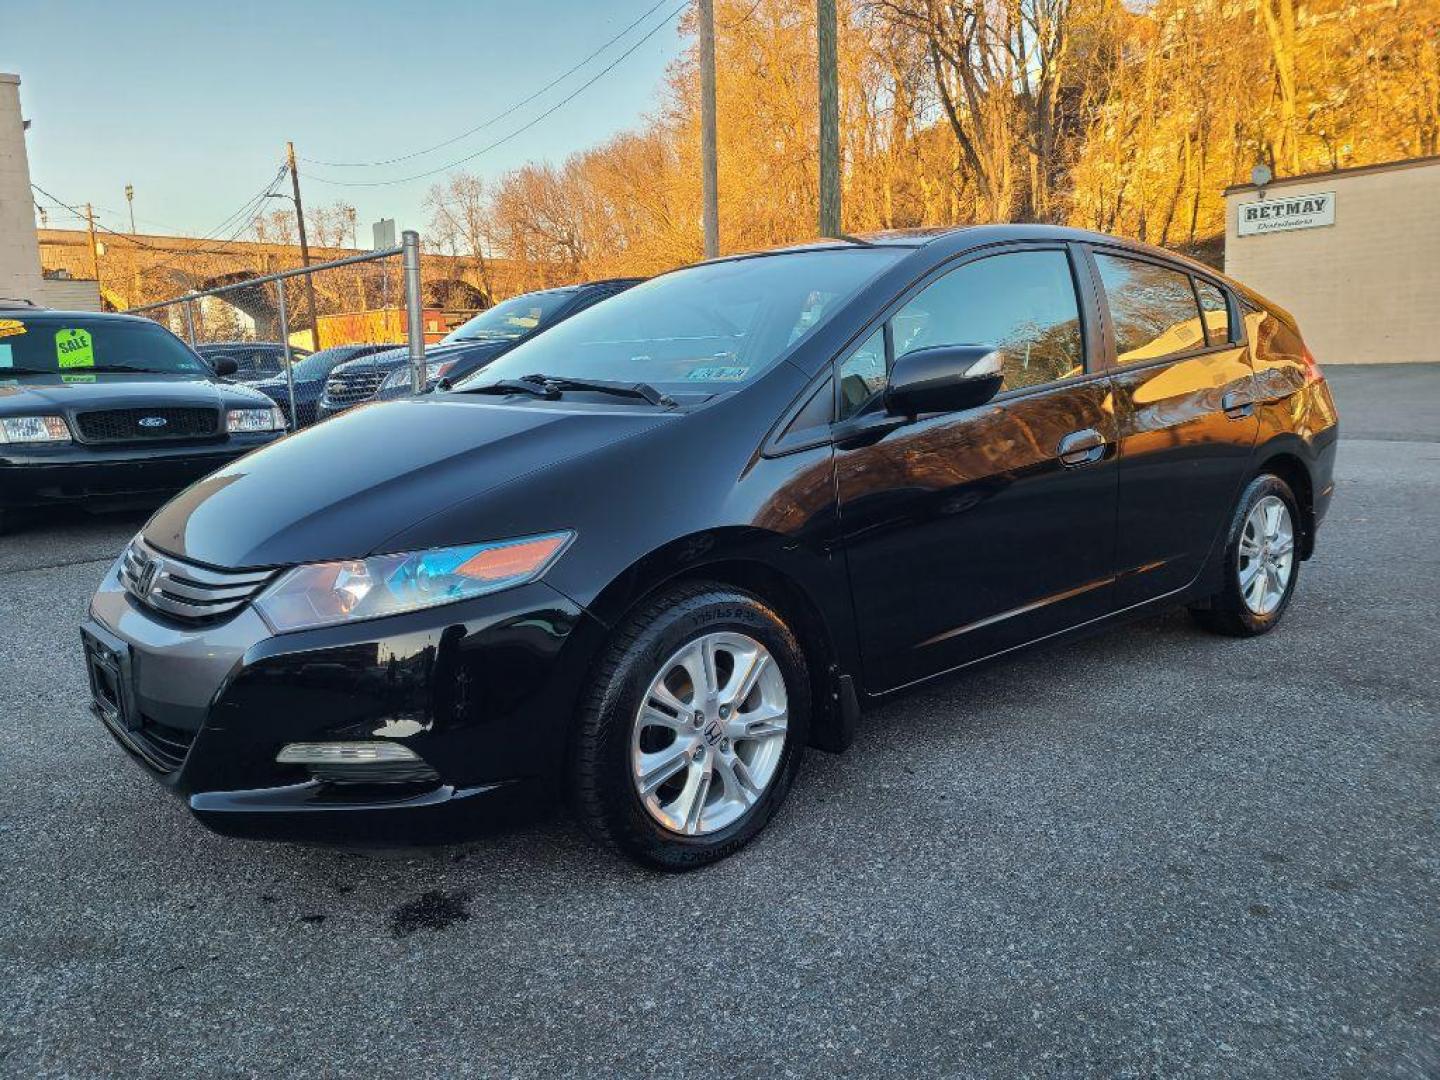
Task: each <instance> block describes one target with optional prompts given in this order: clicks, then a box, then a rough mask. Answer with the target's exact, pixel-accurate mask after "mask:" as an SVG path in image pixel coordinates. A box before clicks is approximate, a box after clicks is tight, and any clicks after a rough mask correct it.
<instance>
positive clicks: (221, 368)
mask: <svg viewBox="0 0 1440 1080" xmlns="http://www.w3.org/2000/svg"><path fill="white" fill-rule="evenodd" d="M211 366H212V367H214V368H215V374H216V375H219V376H220V377H221V378H222V379H223V378H225V377H226V376H227V375H234V374H235V372H237V371H239V370H240V365H239V364H237V363H235V361H234V360H231V359H230V358H229V357H228V356H222V357H221V358H220V359H219V360H216V361H215V363H214V364H213V365H211Z"/></svg>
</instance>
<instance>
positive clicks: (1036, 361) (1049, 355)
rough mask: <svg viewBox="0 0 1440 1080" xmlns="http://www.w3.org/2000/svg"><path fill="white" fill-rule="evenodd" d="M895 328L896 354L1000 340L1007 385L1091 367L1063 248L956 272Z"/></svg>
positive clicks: (1009, 255) (900, 315) (1017, 254)
mask: <svg viewBox="0 0 1440 1080" xmlns="http://www.w3.org/2000/svg"><path fill="white" fill-rule="evenodd" d="M893 333H894V343H895V356H896V357H897V358H898V357H901V356H904V355H905V354H906V353H907V352H913V351H914V350H915V349H923V348H926V347H928V346H932V345H993V346H994V347H995V348H997V349H999V350H1000V353H1001V356H1002V357H1003V360H1004V370H1005V382H1004V385H1003V389H1005V390H1015V389H1018V388H1019V387H1024V386H1037V385H1039V384H1041V383H1048V382H1054V381H1055V380H1057V379H1064V378H1068V377H1070V376H1072V375H1079V374H1081V373H1082V372H1083V371H1084V370H1085V351H1084V345H1083V338H1082V335H1081V331H1080V308H1079V303H1078V301H1077V300H1076V296H1075V280H1074V278H1073V277H1072V276H1071V274H1070V260H1069V258H1068V257H1067V256H1066V254H1065V252H1063V251H1013V252H1006V253H1004V254H1001V255H991V256H989V257H988V258H984V259H980V260H978V261H976V262H973V263H968V264H966V265H965V266H962V267H960V268H959V269H957V270H952V271H951V272H950V273H948V274H946V275H945V276H944V277H942V278H941V279H940V280H939V281H937V282H935V283H934V284H933V285H930V286H929V287H928V288H926V289H925V290H924V291H923V292H922V293H920V295H919V296H917V297H915V299H914V300H911V301H910V303H908V304H906V305H905V307H904V308H902V309H901V310H900V311H899V312H897V313H896V315H895V318H894V319H893ZM841 391H842V394H843V392H844V386H843V382H842V387H841Z"/></svg>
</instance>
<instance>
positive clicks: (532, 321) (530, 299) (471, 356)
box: [317, 278, 642, 420]
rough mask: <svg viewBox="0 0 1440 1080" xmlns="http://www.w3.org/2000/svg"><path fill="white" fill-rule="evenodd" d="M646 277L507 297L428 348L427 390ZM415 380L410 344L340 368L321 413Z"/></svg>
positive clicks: (404, 392)
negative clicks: (404, 347)
mask: <svg viewBox="0 0 1440 1080" xmlns="http://www.w3.org/2000/svg"><path fill="white" fill-rule="evenodd" d="M640 280H642V279H640V278H612V279H609V280H606V281H592V282H589V283H587V284H585V285H566V286H562V287H560V288H557V289H543V290H541V291H540V292H532V293H525V294H524V295H522V296H513V297H511V298H510V299H509V300H502V301H501V302H500V303H498V304H496V305H495V306H494V307H492V308H487V309H486V310H485V311H482V312H481V313H480V314H479V315H476V316H475V317H474V318H473V319H470V320H468V321H467V322H464V323H462V324H460V325H459V326H457V327H456V328H455V329H454V330H452V331H450V333H448V334H447V335H445V337H444V338H443V339H442V340H441V341H440V343H439V344H438V345H434V346H432V347H430V348H427V349H426V350H425V374H426V386H425V389H426V390H433V389H434V388H435V386H436V384H438V383H439V382H440V380H441V379H449V380H450V381H452V382H453V381H455V380H457V379H460V378H462V377H463V376H465V375H468V374H470V373H471V372H472V371H477V370H479V369H480V368H482V367H484V366H485V365H486V364H488V363H490V361H492V360H494V359H495V358H496V357H497V356H503V355H504V354H505V353H507V352H509V351H510V350H511V349H513V348H514V347H515V346H516V345H518V344H520V342H522V341H525V340H526V339H528V338H532V337H534V336H535V335H536V334H540V333H543V332H544V331H546V330H549V329H550V328H551V327H552V326H556V325H557V324H559V323H561V322H564V321H565V320H566V319H568V318H570V317H571V316H572V315H576V314H578V313H579V312H581V311H584V310H585V309H586V308H588V307H593V306H594V305H595V304H598V303H599V302H600V301H601V300H605V299H607V298H609V297H611V296H614V295H615V294H616V293H620V292H624V291H625V290H626V289H628V288H630V286H632V285H634V284H636V283H637V282H639V281H640ZM412 384H413V379H412V376H411V368H410V355H409V353H408V352H407V351H406V350H405V349H396V350H394V351H392V352H387V353H379V354H377V355H374V356H370V357H368V358H366V359H364V360H361V361H358V362H352V363H349V364H346V365H344V366H343V367H337V368H336V369H335V371H334V372H333V373H332V376H331V378H330V379H329V380H328V381H327V382H326V385H325V390H324V393H323V394H322V396H321V398H320V404H319V408H318V410H317V414H318V418H319V419H322V420H323V419H325V418H326V417H327V416H334V415H335V414H336V413H339V412H344V411H345V410H346V409H348V408H350V407H351V406H354V405H359V404H360V403H361V402H364V401H370V400H380V401H386V400H391V399H394V398H399V397H408V396H410V394H411V393H412V392H413V389H412Z"/></svg>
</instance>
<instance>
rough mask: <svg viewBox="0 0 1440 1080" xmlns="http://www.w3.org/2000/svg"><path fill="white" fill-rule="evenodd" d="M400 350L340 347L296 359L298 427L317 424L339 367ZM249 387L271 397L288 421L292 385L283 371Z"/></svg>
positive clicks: (394, 347) (384, 347) (391, 346)
mask: <svg viewBox="0 0 1440 1080" xmlns="http://www.w3.org/2000/svg"><path fill="white" fill-rule="evenodd" d="M397 347H398V346H396V345H395V344H393V343H390V342H387V343H385V344H382V345H337V346H335V347H334V348H333V349H321V350H320V351H319V352H317V353H312V354H311V355H309V356H307V357H305V358H304V359H303V360H299V359H297V360H296V361H295V363H294V365H292V374H293V376H294V379H295V413H296V416H297V417H298V419H299V423H298V424H297V425H296V426H297V427H308V426H310V425H311V424H313V423H314V422H315V410H316V408H317V407H318V406H319V404H320V394H321V393H322V392H323V391H324V389H325V380H326V379H327V378H329V377H330V372H331V371H332V370H334V369H335V368H336V367H337V366H339V365H340V364H344V363H347V362H348V361H351V360H357V359H359V358H360V357H362V356H372V355H374V354H375V353H380V352H390V351H392V350H394V349H396V348H397ZM250 387H251V388H252V389H254V390H259V391H260V392H261V393H262V394H265V395H266V396H267V397H269V398H270V399H271V400H272V401H274V402H275V404H277V405H279V406H280V409H281V411H283V412H284V413H285V417H286V419H287V420H288V419H289V418H290V384H289V382H288V380H287V379H286V378H285V372H284V371H283V369H282V370H281V372H280V374H278V375H272V376H271V377H270V378H268V379H262V380H261V381H259V382H253V383H251V384H250Z"/></svg>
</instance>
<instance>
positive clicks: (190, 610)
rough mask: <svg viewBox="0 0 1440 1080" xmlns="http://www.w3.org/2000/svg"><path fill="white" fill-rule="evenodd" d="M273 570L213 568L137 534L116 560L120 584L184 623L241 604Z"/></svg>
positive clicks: (214, 615)
mask: <svg viewBox="0 0 1440 1080" xmlns="http://www.w3.org/2000/svg"><path fill="white" fill-rule="evenodd" d="M273 574H274V571H273V570H211V569H209V568H208V567H204V566H197V565H195V564H194V563H192V562H186V561H185V560H183V559H177V558H175V557H174V556H173V555H163V554H161V553H160V552H158V551H156V550H155V549H154V548H152V547H150V546H149V545H148V544H146V543H145V542H144V541H142V540H140V539H139V538H138V537H137V538H136V539H134V540H132V541H131V542H130V546H129V547H127V548H126V549H125V554H124V555H123V556H122V557H121V560H120V583H121V584H122V585H124V586H125V591H126V592H128V593H129V594H130V595H131V596H133V597H134V598H135V599H136V600H138V601H140V603H142V604H144V605H145V606H146V607H148V608H152V609H153V610H155V611H159V612H162V613H163V614H165V615H169V616H171V617H172V618H176V619H180V620H183V621H185V622H203V621H206V620H211V619H218V618H220V617H221V616H222V615H229V614H230V613H232V612H234V611H238V610H239V609H240V608H242V607H244V606H245V605H246V604H247V603H249V602H250V600H251V599H252V598H253V597H254V596H255V594H256V593H258V592H259V591H260V590H261V589H262V588H263V587H264V586H265V583H266V582H267V581H269V580H270V578H271V577H272V576H273Z"/></svg>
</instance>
